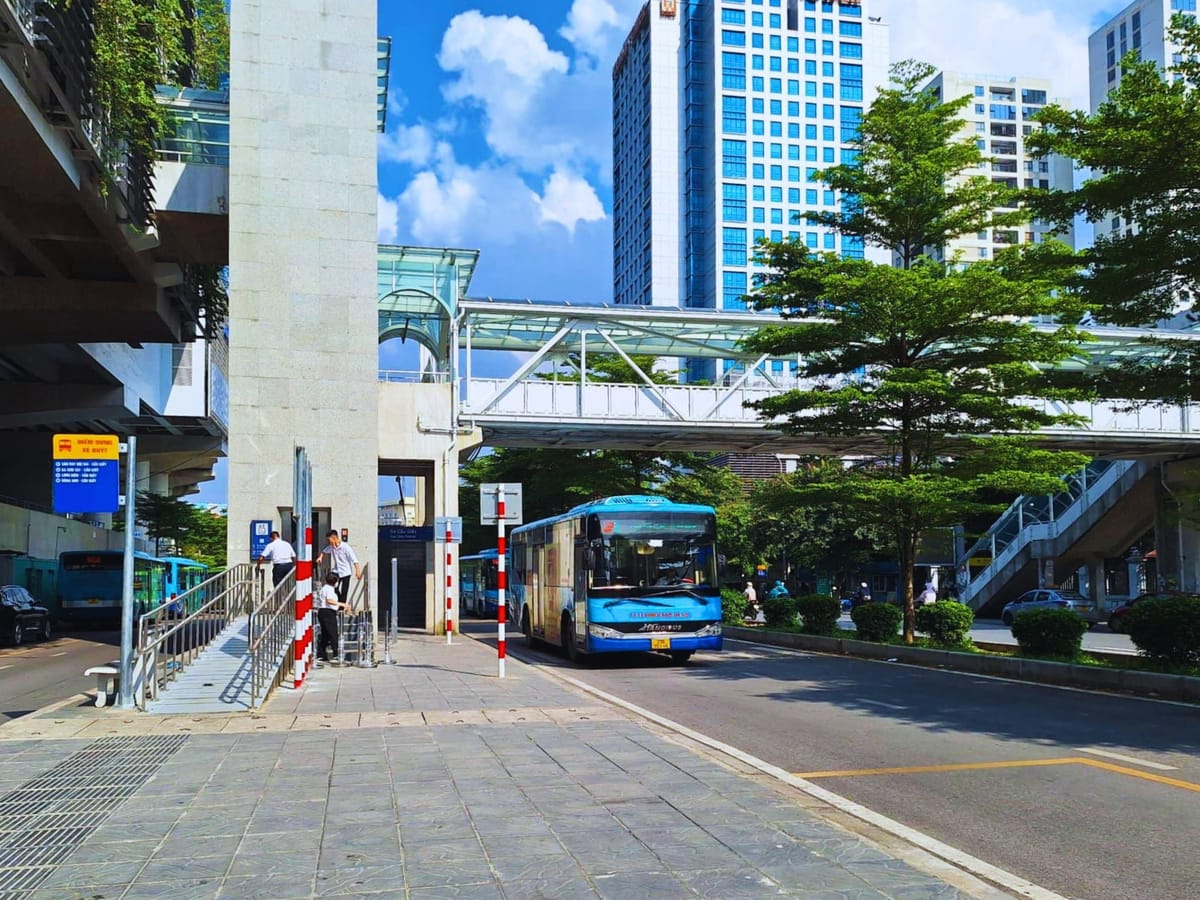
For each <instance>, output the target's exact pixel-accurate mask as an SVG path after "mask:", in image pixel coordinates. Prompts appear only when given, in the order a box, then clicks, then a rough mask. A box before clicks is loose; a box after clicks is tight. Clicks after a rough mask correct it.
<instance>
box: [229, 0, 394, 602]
mask: <svg viewBox="0 0 1200 900" xmlns="http://www.w3.org/2000/svg"><path fill="white" fill-rule="evenodd" d="M376 7H377V3H376V0H337V2H336V3H331V2H329V0H288V2H287V3H275V2H264V0H237V2H236V3H234V4H232V7H231V21H230V106H229V115H230V135H229V136H230V170H229V278H230V290H229V336H230V339H229V539H228V551H229V559H230V560H231V561H234V560H243V559H247V558H249V551H250V547H249V540H250V532H249V528H248V524H249V522H250V521H251V520H252V519H270V520H273V521H274V520H277V519H278V516H279V513H278V510H279V508H280V507H290V506H292V503H293V498H292V484H293V479H292V473H293V461H294V458H295V448H296V447H297V446H303V447H305V448H306V450H307V451H308V457H309V460H310V461H311V463H312V470H313V482H312V484H313V493H312V501H313V506H314V507H315V508H318V509H319V508H328V509H329V510H330V524H331V525H332V527H333V528H336V529H338V530H341V529H343V528H345V529H347V530H348V531H349V534H350V544H351V546H353V548H354V550H355V552H356V554H357V555H358V558H359V560H360V561H361V562H363V563H365V564H367V565H368V566H369V567H370V572H371V579H372V581H373V582H374V580H375V577H376V576H377V574H378V567H377V565H376V562H377V560H376V557H377V556H378V515H377V506H378V499H379V491H378V486H377V480H376V479H377V475H378V472H379V445H378V420H379V395H378V390H379V388H378V354H377V347H378V342H379V319H378V314H377V310H376V303H377V296H376V267H377V253H378V235H377V232H376V218H377V215H376V206H377V175H376V147H375V144H376V134H375V122H376V116H375V101H376V91H377V86H376V58H375V57H376V37H377V33H378V32H377V27H376V25H377V23H376ZM298 136H302V138H301V137H298ZM407 424H408V426H409V427H411V426H412V422H411V420H410V421H409V422H408V423H407ZM316 537H317V539H316V541H315V543H316V547H317V550H318V551H319V550H320V547H321V546H323V545H322V544H321V536H319V535H318V536H316ZM374 595H375V586H374V584H373V585H372V596H374Z"/></svg>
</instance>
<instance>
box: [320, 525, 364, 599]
mask: <svg viewBox="0 0 1200 900" xmlns="http://www.w3.org/2000/svg"><path fill="white" fill-rule="evenodd" d="M325 537H326V538H327V539H328V543H327V544H326V545H325V549H324V550H322V551H321V552H320V553H319V554H318V555H317V565H318V566H319V565H321V563H322V562H323V561H324V560H325V554H327V553H328V554H329V571H330V572H331V573H332V574H334V575H337V577H338V583H337V593H338V599H339V600H341V601H342V602H343V603H345V602H346V599H347V598H348V597H349V596H350V576H351V574H353V575H354V577H355V578H356V579H358V578H362V566H361V565H359V563H358V557H357V556H356V555H355V553H354V549H353V548H352V547H351V546H350V545H349V544H347V543H346V542H345V541H343V540H342V538H341V535H339V534H338V533H337V529H330V531H329V534H327V535H326V536H325Z"/></svg>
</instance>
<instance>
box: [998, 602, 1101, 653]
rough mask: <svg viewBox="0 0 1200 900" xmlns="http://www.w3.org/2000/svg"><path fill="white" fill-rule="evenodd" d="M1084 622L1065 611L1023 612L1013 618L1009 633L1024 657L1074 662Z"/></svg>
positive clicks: (1080, 646) (1084, 628)
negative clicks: (1015, 640)
mask: <svg viewBox="0 0 1200 900" xmlns="http://www.w3.org/2000/svg"><path fill="white" fill-rule="evenodd" d="M1087 630H1088V623H1087V622H1085V621H1084V620H1083V617H1082V616H1080V615H1079V614H1078V613H1076V612H1073V611H1072V610H1069V609H1027V610H1025V611H1024V612H1020V613H1017V617H1016V618H1015V619H1013V624H1012V633H1013V637H1015V638H1016V639H1017V643H1018V644H1019V645H1020V646H1021V653H1022V655H1025V656H1063V657H1066V658H1067V659H1075V658H1076V657H1078V656H1079V652H1080V650H1081V649H1082V647H1083V636H1084V635H1085V634H1086V633H1087Z"/></svg>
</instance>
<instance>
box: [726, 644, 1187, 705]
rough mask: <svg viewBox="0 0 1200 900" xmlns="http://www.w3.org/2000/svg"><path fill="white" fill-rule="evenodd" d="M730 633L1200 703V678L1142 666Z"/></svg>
mask: <svg viewBox="0 0 1200 900" xmlns="http://www.w3.org/2000/svg"><path fill="white" fill-rule="evenodd" d="M724 633H725V636H726V637H728V638H731V639H733V640H738V641H746V642H747V643H752V644H766V645H767V646H771V647H785V648H788V649H791V650H808V651H813V652H816V653H828V654H833V655H836V656H851V657H856V658H859V659H872V660H881V661H883V660H886V661H889V662H898V663H906V664H908V665H913V666H924V667H926V668H935V669H949V670H951V671H955V672H966V673H968V674H972V675H990V676H994V677H1000V678H1011V679H1013V680H1015V681H1029V682H1033V683H1036V684H1050V685H1056V686H1058V687H1070V688H1080V689H1084V690H1095V691H1105V692H1108V693H1121V694H1132V695H1135V696H1138V697H1150V698H1152V699H1156V700H1176V701H1180V702H1183V703H1200V678H1196V677H1194V676H1190V675H1168V674H1165V673H1162V672H1144V671H1140V670H1137V669H1105V668H1099V667H1097V666H1083V665H1078V664H1076V663H1061V662H1049V661H1046V660H1040V659H1023V658H1021V657H1012V656H982V655H980V654H977V653H962V652H959V651H956V650H929V649H926V648H924V647H907V646H904V645H903V644H875V643H871V642H870V641H859V640H854V639H852V638H835V637H821V636H818V635H810V634H790V633H787V632H781V631H762V630H760V629H756V628H742V627H739V626H737V625H726V626H725V628H724Z"/></svg>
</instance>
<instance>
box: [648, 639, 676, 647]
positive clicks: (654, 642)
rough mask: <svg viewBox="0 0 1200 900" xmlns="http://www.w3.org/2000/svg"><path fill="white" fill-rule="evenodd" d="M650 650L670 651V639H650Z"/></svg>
mask: <svg viewBox="0 0 1200 900" xmlns="http://www.w3.org/2000/svg"><path fill="white" fill-rule="evenodd" d="M650 649H651V650H670V649H671V639H670V638H650Z"/></svg>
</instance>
